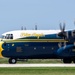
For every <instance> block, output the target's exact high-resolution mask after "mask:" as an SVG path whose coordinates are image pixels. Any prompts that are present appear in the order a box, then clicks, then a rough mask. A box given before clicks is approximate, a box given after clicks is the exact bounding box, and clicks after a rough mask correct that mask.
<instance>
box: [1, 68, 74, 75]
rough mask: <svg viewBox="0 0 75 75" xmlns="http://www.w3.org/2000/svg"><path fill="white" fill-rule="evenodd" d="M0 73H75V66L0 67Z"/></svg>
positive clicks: (51, 74) (28, 74) (26, 74)
mask: <svg viewBox="0 0 75 75" xmlns="http://www.w3.org/2000/svg"><path fill="white" fill-rule="evenodd" d="M0 75H75V68H69V67H68V68H65V67H64V68H55V67H54V68H52V67H50V68H26V67H25V68H0Z"/></svg>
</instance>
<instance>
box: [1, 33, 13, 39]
mask: <svg viewBox="0 0 75 75" xmlns="http://www.w3.org/2000/svg"><path fill="white" fill-rule="evenodd" d="M2 38H3V39H13V34H6V35H3V36H2Z"/></svg>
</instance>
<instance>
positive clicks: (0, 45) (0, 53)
mask: <svg viewBox="0 0 75 75" xmlns="http://www.w3.org/2000/svg"><path fill="white" fill-rule="evenodd" d="M2 44H3V42H1V41H0V58H2V57H3V56H2V51H3V48H2Z"/></svg>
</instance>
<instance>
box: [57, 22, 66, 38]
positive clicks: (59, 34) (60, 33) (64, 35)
mask: <svg viewBox="0 0 75 75" xmlns="http://www.w3.org/2000/svg"><path fill="white" fill-rule="evenodd" d="M59 25H60V30H61V32H59V33H58V36H60V37H63V38H64V39H66V37H67V34H66V31H65V26H66V25H65V22H64V23H63V26H62V25H61V23H60V24H59Z"/></svg>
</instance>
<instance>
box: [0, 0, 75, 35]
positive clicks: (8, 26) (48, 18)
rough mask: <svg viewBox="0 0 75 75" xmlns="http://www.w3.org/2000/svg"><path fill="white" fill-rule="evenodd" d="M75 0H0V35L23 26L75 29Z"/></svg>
mask: <svg viewBox="0 0 75 75" xmlns="http://www.w3.org/2000/svg"><path fill="white" fill-rule="evenodd" d="M74 20H75V0H0V35H1V34H2V33H4V32H7V31H12V30H19V29H21V27H22V26H24V27H26V28H27V29H28V30H29V29H34V28H35V25H37V26H38V29H40V30H50V29H53V30H56V29H59V23H62V25H63V22H65V23H66V29H75V26H74Z"/></svg>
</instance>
